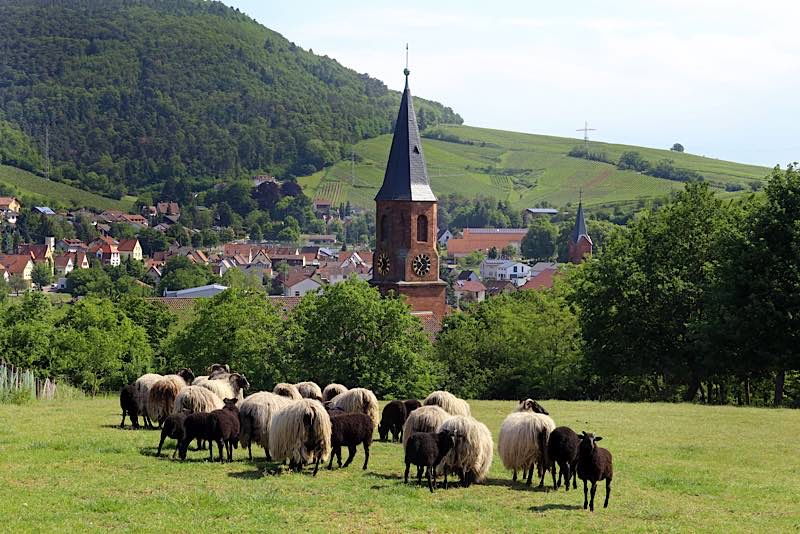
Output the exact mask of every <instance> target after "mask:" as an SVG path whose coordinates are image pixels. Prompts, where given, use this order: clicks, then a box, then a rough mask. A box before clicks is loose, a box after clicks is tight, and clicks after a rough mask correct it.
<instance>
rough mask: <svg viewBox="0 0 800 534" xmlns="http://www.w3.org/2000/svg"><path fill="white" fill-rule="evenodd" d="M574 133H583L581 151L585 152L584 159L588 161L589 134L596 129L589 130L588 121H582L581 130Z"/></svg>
mask: <svg viewBox="0 0 800 534" xmlns="http://www.w3.org/2000/svg"><path fill="white" fill-rule="evenodd" d="M575 131H576V132H583V149H584V150H585V151H586V159H589V132H596V131H597V128H589V121H584V123H583V128H578V129H577V130H575Z"/></svg>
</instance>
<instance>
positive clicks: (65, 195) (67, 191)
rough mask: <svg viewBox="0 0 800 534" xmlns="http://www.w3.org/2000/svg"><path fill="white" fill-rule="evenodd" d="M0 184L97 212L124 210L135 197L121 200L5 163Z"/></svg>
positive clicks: (38, 197)
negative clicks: (55, 180)
mask: <svg viewBox="0 0 800 534" xmlns="http://www.w3.org/2000/svg"><path fill="white" fill-rule="evenodd" d="M0 184H6V185H11V186H14V187H15V188H16V189H17V190H18V191H19V193H20V194H21V195H28V196H32V197H33V198H36V199H41V200H42V201H43V202H47V203H52V204H56V205H63V206H66V207H80V208H94V209H97V210H101V211H102V210H110V209H114V210H121V211H126V212H127V211H129V210H130V209H131V208H132V207H133V203H134V201H135V200H136V198H135V197H131V196H125V197H123V198H122V199H121V200H115V199H113V198H108V197H104V196H101V195H97V194H95V193H91V192H89V191H85V190H83V189H78V188H77V187H73V186H71V185H68V184H64V183H61V182H54V181H53V180H48V179H46V178H42V177H41V176H36V175H35V174H32V173H30V172H28V171H24V170H22V169H18V168H16V167H9V166H8V165H0Z"/></svg>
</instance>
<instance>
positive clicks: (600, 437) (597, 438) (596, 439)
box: [594, 436, 603, 441]
mask: <svg viewBox="0 0 800 534" xmlns="http://www.w3.org/2000/svg"><path fill="white" fill-rule="evenodd" d="M601 439H603V437H602V436H595V437H594V440H595V441H600V440H601Z"/></svg>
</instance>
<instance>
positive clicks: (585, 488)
mask: <svg viewBox="0 0 800 534" xmlns="http://www.w3.org/2000/svg"><path fill="white" fill-rule="evenodd" d="M588 494H589V487H588V486H587V485H586V479H585V478H584V479H583V509H584V510H586V508H588V507H589V499H588Z"/></svg>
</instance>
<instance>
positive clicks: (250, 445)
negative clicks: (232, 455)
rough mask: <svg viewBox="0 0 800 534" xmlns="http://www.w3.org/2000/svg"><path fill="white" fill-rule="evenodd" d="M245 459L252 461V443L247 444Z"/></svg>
mask: <svg viewBox="0 0 800 534" xmlns="http://www.w3.org/2000/svg"><path fill="white" fill-rule="evenodd" d="M247 459H248V460H250V461H251V462H252V461H253V444H252V443H248V444H247Z"/></svg>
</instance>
